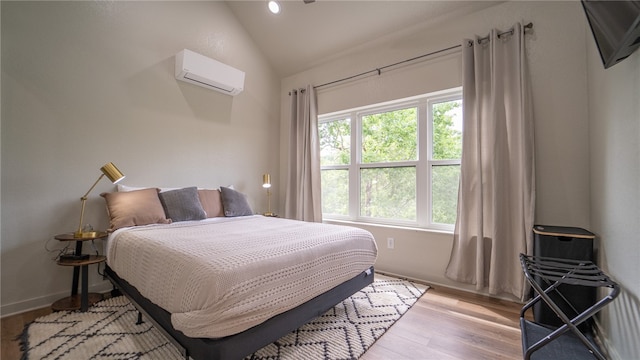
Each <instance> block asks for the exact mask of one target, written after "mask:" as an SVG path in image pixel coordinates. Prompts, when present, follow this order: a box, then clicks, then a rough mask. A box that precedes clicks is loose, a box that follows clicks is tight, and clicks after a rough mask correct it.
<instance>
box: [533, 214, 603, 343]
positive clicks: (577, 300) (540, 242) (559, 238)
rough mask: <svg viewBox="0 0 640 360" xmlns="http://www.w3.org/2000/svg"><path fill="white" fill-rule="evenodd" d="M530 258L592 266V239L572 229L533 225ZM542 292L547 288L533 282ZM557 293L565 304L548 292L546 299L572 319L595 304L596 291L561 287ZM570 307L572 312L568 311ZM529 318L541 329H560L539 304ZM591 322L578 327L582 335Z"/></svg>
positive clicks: (557, 320) (589, 329) (556, 319)
mask: <svg viewBox="0 0 640 360" xmlns="http://www.w3.org/2000/svg"><path fill="white" fill-rule="evenodd" d="M533 233H534V239H533V255H534V256H545V257H553V258H560V259H570V260H588V261H592V262H594V263H595V260H594V256H593V239H594V238H595V235H594V234H593V233H591V232H589V231H587V230H585V229H581V228H575V227H561V226H547V225H535V226H534V227H533ZM535 281H536V283H538V284H539V285H540V286H541V287H542V288H543V289H546V288H547V287H548V286H549V284H547V283H545V282H544V281H543V280H542V279H540V278H537V277H536V278H535ZM557 290H558V292H559V293H560V294H562V296H564V297H565V298H566V299H567V300H568V302H569V303H570V304H571V305H569V304H568V303H567V302H566V301H564V300H563V299H562V297H561V296H560V294H558V293H556V292H553V291H552V292H551V293H550V294H549V295H550V297H551V299H553V301H554V303H555V304H557V305H558V307H559V308H560V309H562V311H563V312H564V313H565V314H567V316H569V318H572V317H574V316H576V315H578V314H580V313H581V312H583V311H584V310H586V309H588V308H589V307H590V306H591V305H593V304H594V303H595V302H596V288H594V287H584V286H577V285H569V284H562V285H560V286H559V287H558V289H557ZM571 306H573V307H574V308H575V310H574V309H572V308H571ZM533 318H534V320H535V322H537V323H539V324H543V325H549V326H553V327H558V326H561V325H563V324H564V323H563V322H562V320H561V319H560V318H559V317H558V316H557V315H556V313H554V312H553V310H551V308H550V307H549V306H547V304H545V303H544V301H539V302H537V303H536V304H535V305H534V306H533ZM592 326H593V321H591V320H589V321H587V322H585V323H583V324H581V325H580V326H579V328H580V330H581V331H582V332H589V333H590V332H592Z"/></svg>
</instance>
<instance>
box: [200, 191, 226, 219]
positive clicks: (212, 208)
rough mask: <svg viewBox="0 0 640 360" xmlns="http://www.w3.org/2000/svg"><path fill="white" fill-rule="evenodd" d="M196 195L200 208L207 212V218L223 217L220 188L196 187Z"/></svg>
mask: <svg viewBox="0 0 640 360" xmlns="http://www.w3.org/2000/svg"><path fill="white" fill-rule="evenodd" d="M198 197H200V203H201V204H202V208H203V209H204V211H205V212H206V213H207V218H214V217H224V211H223V210H222V200H221V198H220V190H206V189H198Z"/></svg>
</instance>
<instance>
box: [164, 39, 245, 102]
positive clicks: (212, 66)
mask: <svg viewBox="0 0 640 360" xmlns="http://www.w3.org/2000/svg"><path fill="white" fill-rule="evenodd" d="M176 79H178V80H181V81H185V82H188V83H191V84H194V85H198V86H202V87H204V88H207V89H210V90H215V91H219V92H221V93H224V94H228V95H238V94H239V93H240V92H242V90H243V89H244V72H243V71H240V70H238V69H236V68H234V67H231V66H229V65H226V64H223V63H221V62H219V61H217V60H214V59H211V58H208V57H206V56H204V55H200V54H198V53H196V52H193V51H191V50H187V49H184V50H182V51H180V52H179V53H178V54H176Z"/></svg>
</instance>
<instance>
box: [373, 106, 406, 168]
mask: <svg viewBox="0 0 640 360" xmlns="http://www.w3.org/2000/svg"><path fill="white" fill-rule="evenodd" d="M417 114H418V109H417V108H415V107H412V108H408V109H402V110H394V111H389V112H385V113H380V114H373V115H367V116H363V117H362V162H363V163H365V164H370V163H378V162H391V161H405V160H416V159H417V158H418V116H417Z"/></svg>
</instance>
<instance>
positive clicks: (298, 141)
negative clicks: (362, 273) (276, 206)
mask: <svg viewBox="0 0 640 360" xmlns="http://www.w3.org/2000/svg"><path fill="white" fill-rule="evenodd" d="M290 95H291V126H290V132H289V176H288V183H287V194H286V203H285V217H287V218H289V219H296V220H304V221H312V222H321V221H322V205H321V198H320V192H321V188H320V141H319V139H318V106H317V101H316V90H315V89H314V88H313V86H311V85H308V86H307V88H306V89H298V90H292V91H291V93H290Z"/></svg>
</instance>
